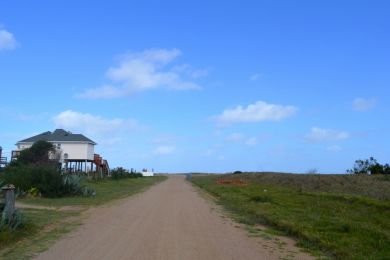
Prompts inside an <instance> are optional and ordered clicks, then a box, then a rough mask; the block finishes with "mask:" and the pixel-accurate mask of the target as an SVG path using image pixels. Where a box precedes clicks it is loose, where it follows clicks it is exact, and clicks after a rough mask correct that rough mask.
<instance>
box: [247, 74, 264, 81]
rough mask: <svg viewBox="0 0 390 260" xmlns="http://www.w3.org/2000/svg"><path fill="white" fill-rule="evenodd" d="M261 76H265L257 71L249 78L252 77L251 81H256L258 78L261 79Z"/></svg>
mask: <svg viewBox="0 0 390 260" xmlns="http://www.w3.org/2000/svg"><path fill="white" fill-rule="evenodd" d="M261 77H263V75H262V74H259V73H255V74H253V75H251V76H250V77H249V79H250V80H251V81H256V80H258V79H260V78H261Z"/></svg>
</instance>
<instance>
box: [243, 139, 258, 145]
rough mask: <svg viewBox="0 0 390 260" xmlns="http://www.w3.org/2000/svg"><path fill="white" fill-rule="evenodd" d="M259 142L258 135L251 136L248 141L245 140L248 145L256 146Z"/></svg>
mask: <svg viewBox="0 0 390 260" xmlns="http://www.w3.org/2000/svg"><path fill="white" fill-rule="evenodd" d="M257 143H258V140H257V138H256V137H251V138H248V139H247V140H246V141H245V144H246V145H249V146H254V145H256V144H257Z"/></svg>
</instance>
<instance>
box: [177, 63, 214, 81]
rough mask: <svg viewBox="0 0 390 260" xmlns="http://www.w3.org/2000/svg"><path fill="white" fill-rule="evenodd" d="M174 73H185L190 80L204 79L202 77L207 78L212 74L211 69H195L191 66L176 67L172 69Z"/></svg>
mask: <svg viewBox="0 0 390 260" xmlns="http://www.w3.org/2000/svg"><path fill="white" fill-rule="evenodd" d="M172 71H174V72H178V73H184V74H185V75H187V76H188V77H190V78H193V79H198V78H202V77H205V76H207V75H208V74H209V72H210V69H208V68H205V69H195V68H193V67H192V66H191V65H189V64H182V65H178V66H174V67H173V68H172Z"/></svg>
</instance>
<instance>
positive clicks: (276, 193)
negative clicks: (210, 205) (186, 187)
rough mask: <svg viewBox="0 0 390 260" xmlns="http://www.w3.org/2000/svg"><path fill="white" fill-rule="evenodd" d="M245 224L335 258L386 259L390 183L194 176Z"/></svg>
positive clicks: (356, 178)
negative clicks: (264, 228)
mask: <svg viewBox="0 0 390 260" xmlns="http://www.w3.org/2000/svg"><path fill="white" fill-rule="evenodd" d="M192 182H193V183H194V184H196V185H197V186H199V187H201V188H203V189H205V190H206V191H208V192H209V193H211V194H212V195H214V196H215V197H216V198H217V200H218V201H219V203H221V204H222V205H223V206H224V207H225V208H226V209H227V210H228V211H230V212H232V213H233V216H234V217H235V218H236V219H237V220H238V221H240V222H242V223H245V224H248V225H256V224H265V225H268V226H269V227H271V228H272V229H276V230H279V231H282V232H283V233H285V234H286V235H290V236H293V237H295V238H297V239H298V245H300V246H301V247H304V248H306V249H309V250H311V251H318V250H320V251H321V252H322V253H323V254H325V255H327V256H329V257H331V258H335V259H390V247H389V244H390V221H389V219H390V201H389V199H390V194H389V190H390V179H389V178H387V176H375V175H318V174H316V175H314V174H277V173H260V174H245V173H244V174H231V175H208V176H196V175H193V178H192Z"/></svg>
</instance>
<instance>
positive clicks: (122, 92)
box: [76, 49, 202, 99]
mask: <svg viewBox="0 0 390 260" xmlns="http://www.w3.org/2000/svg"><path fill="white" fill-rule="evenodd" d="M180 55H181V52H180V50H178V49H172V50H166V49H150V50H145V51H143V52H140V53H129V54H127V55H124V56H122V58H121V59H120V62H119V64H118V66H115V67H111V68H109V69H108V70H107V72H106V77H107V78H108V79H109V80H111V81H112V83H111V84H109V85H106V86H102V87H98V88H92V89H86V90H84V92H82V93H79V94H77V95H76V97H80V98H90V99H97V98H117V97H122V96H126V95H130V94H132V93H135V92H141V91H147V90H152V89H157V88H166V89H174V90H186V89H200V86H199V85H198V84H196V83H195V82H192V81H190V80H185V79H184V76H187V77H192V78H196V77H199V76H201V74H202V72H201V71H196V70H194V69H192V68H191V69H189V68H188V66H189V65H187V67H186V68H185V67H183V68H182V69H181V70H180V69H178V67H174V68H173V69H169V68H167V65H169V64H170V63H172V62H173V61H174V60H175V59H176V58H177V57H179V56H180ZM189 73H190V74H191V75H192V76H191V75H188V74H189Z"/></svg>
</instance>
